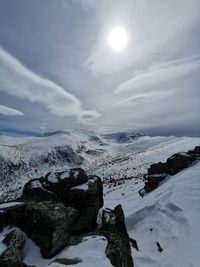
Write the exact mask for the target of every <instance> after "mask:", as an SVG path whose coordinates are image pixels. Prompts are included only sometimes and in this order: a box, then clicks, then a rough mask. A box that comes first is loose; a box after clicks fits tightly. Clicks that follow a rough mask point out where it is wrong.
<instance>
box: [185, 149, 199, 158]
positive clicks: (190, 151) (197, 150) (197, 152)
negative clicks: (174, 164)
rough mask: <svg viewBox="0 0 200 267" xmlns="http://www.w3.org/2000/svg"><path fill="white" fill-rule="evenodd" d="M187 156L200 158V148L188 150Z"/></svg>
mask: <svg viewBox="0 0 200 267" xmlns="http://www.w3.org/2000/svg"><path fill="white" fill-rule="evenodd" d="M187 154H188V155H192V156H193V157H195V158H196V159H198V158H200V146H196V147H195V148H194V149H193V150H189V151H188V152H187Z"/></svg>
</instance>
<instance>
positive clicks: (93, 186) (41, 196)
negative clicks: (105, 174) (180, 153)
mask: <svg viewBox="0 0 200 267" xmlns="http://www.w3.org/2000/svg"><path fill="white" fill-rule="evenodd" d="M20 200H21V201H23V203H22V204H21V205H20V206H13V207H10V208H6V209H4V210H2V212H0V226H2V227H3V226H5V225H15V226H18V227H19V228H20V229H22V230H23V231H24V232H25V233H26V234H27V235H28V236H29V237H30V238H31V239H32V240H33V241H35V242H36V244H38V246H39V247H40V248H41V253H42V255H43V256H44V257H47V258H49V257H51V256H53V255H54V254H55V253H57V252H58V251H59V250H60V249H62V248H63V246H65V245H69V243H70V237H71V236H72V235H77V234H80V233H82V232H84V231H92V230H94V228H95V227H96V224H97V223H96V222H97V215H98V211H99V209H100V208H101V207H102V206H103V186H102V182H101V179H100V178H99V177H96V176H94V177H88V176H87V175H86V174H85V172H84V170H83V169H80V168H76V169H71V170H70V171H69V172H66V173H65V172H62V173H49V174H48V175H47V176H46V177H41V178H38V179H33V180H31V181H30V182H28V183H27V184H26V185H25V187H24V191H23V196H22V197H21V199H20Z"/></svg>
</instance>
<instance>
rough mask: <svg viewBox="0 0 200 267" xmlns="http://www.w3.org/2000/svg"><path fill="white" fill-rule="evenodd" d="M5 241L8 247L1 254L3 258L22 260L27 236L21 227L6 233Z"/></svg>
mask: <svg viewBox="0 0 200 267" xmlns="http://www.w3.org/2000/svg"><path fill="white" fill-rule="evenodd" d="M3 243H4V244H5V245H7V249H6V250H5V251H4V252H3V253H2V254H1V256H0V258H1V259H10V260H14V261H21V260H22V259H23V257H24V246H25V243H26V236H25V235H24V233H22V232H21V231H20V230H19V229H14V230H12V231H11V232H10V233H8V234H7V235H6V237H5V238H4V239H3Z"/></svg>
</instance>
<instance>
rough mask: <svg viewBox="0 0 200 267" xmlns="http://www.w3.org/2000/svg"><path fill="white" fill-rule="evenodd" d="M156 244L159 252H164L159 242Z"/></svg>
mask: <svg viewBox="0 0 200 267" xmlns="http://www.w3.org/2000/svg"><path fill="white" fill-rule="evenodd" d="M156 246H157V249H158V252H160V253H161V252H163V249H162V247H161V245H160V243H159V242H156Z"/></svg>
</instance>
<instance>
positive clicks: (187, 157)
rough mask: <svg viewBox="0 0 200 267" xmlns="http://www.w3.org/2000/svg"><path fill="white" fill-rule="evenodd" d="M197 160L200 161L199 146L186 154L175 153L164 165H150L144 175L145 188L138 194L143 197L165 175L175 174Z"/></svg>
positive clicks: (159, 163) (155, 186) (156, 185)
mask: <svg viewBox="0 0 200 267" xmlns="http://www.w3.org/2000/svg"><path fill="white" fill-rule="evenodd" d="M198 159H200V146H197V147H195V148H194V149H193V150H189V151H188V152H187V153H176V154H174V155H172V156H171V157H170V158H168V159H167V161H166V162H165V163H162V162H158V163H155V164H152V165H151V166H150V168H149V169H148V173H147V174H145V175H144V180H145V186H144V188H143V189H141V190H139V194H140V195H141V196H144V194H145V192H150V191H152V190H154V189H156V188H157V187H158V186H159V184H160V182H162V181H163V180H164V179H165V178H166V176H167V175H175V174H177V173H178V172H180V171H182V170H183V169H185V168H187V167H188V166H189V165H190V164H192V163H193V162H195V161H196V160H198Z"/></svg>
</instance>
